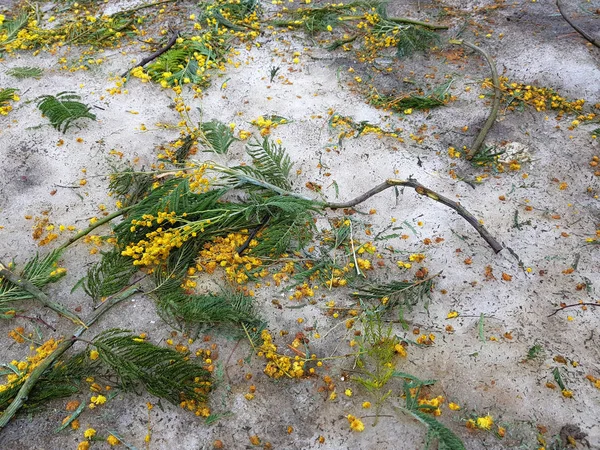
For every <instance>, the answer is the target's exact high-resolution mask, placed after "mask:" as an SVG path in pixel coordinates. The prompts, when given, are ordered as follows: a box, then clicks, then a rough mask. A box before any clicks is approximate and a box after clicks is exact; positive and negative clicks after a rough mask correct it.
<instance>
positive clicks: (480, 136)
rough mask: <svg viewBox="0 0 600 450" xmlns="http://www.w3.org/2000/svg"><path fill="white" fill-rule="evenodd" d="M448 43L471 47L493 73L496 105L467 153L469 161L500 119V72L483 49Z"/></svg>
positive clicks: (460, 43) (458, 42)
mask: <svg viewBox="0 0 600 450" xmlns="http://www.w3.org/2000/svg"><path fill="white" fill-rule="evenodd" d="M448 42H450V43H451V44H455V45H464V46H466V47H469V48H471V49H473V50H475V51H477V52H479V53H481V55H482V56H483V57H484V58H485V60H486V61H487V63H488V65H489V66H490V70H491V72H492V83H493V84H494V103H493V104H492V110H491V111H490V115H489V116H488V118H487V120H486V121H485V124H484V125H483V128H482V129H481V131H480V132H479V134H478V135H477V138H476V139H475V142H474V143H473V147H472V148H471V149H470V150H469V151H468V152H467V159H472V158H473V156H475V155H477V153H478V152H479V150H480V149H481V146H482V145H483V141H484V140H485V137H486V136H487V134H488V132H489V131H490V128H492V125H494V122H495V121H496V117H498V110H499V109H500V80H499V79H498V70H497V69H496V64H494V60H493V59H492V58H491V56H490V55H488V54H487V53H486V52H485V51H484V50H483V49H481V48H480V47H477V46H476V45H475V44H471V43H470V42H467V41H461V40H456V39H450V40H449V41H448Z"/></svg>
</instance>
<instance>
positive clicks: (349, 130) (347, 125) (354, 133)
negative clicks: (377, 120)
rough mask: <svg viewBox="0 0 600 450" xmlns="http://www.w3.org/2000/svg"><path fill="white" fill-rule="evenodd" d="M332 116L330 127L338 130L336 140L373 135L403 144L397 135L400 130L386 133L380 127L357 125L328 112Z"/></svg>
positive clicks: (346, 118)
mask: <svg viewBox="0 0 600 450" xmlns="http://www.w3.org/2000/svg"><path fill="white" fill-rule="evenodd" d="M329 114H330V115H331V116H332V117H331V120H330V122H329V123H330V126H331V127H332V128H335V129H338V130H340V131H339V133H338V136H337V137H338V140H342V139H345V138H351V137H358V136H364V135H367V134H375V135H376V136H378V137H379V138H380V139H381V138H383V137H391V138H394V139H396V140H397V141H399V142H404V139H403V138H401V137H400V135H399V133H400V131H401V130H399V129H397V130H394V131H386V130H383V129H382V128H381V127H379V126H377V125H373V124H368V123H367V124H364V123H357V122H355V121H354V120H353V119H352V118H351V117H345V116H341V115H339V114H334V113H333V111H332V110H330V111H329Z"/></svg>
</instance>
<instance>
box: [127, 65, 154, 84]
mask: <svg viewBox="0 0 600 450" xmlns="http://www.w3.org/2000/svg"><path fill="white" fill-rule="evenodd" d="M130 74H131V75H132V76H134V77H136V78H139V79H140V80H142V83H147V82H149V81H151V80H152V77H151V76H150V75H148V74H147V73H146V72H144V69H143V68H142V67H141V66H138V67H136V68H134V69H132V70H131V72H130Z"/></svg>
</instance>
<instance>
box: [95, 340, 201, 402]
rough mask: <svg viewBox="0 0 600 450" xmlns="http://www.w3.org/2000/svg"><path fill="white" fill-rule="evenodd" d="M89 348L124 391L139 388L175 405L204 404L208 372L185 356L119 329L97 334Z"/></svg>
mask: <svg viewBox="0 0 600 450" xmlns="http://www.w3.org/2000/svg"><path fill="white" fill-rule="evenodd" d="M93 345H94V346H95V347H96V348H97V349H98V353H99V356H100V360H101V361H102V363H103V364H104V365H105V366H107V367H108V368H110V370H111V371H114V372H115V373H116V374H117V376H118V379H119V385H120V386H121V387H122V388H123V389H125V390H134V389H135V388H136V387H137V386H139V385H142V386H143V387H144V388H145V389H146V390H147V391H148V392H149V393H150V394H152V395H155V396H157V397H159V398H164V399H165V400H167V401H169V402H170V403H173V404H175V405H178V404H179V403H180V402H181V401H182V400H195V401H199V402H203V401H205V400H206V395H207V393H208V391H209V387H208V385H207V382H209V381H210V372H208V371H207V370H206V369H204V368H203V367H202V366H201V363H199V362H197V361H196V360H195V359H191V358H190V357H189V355H188V354H186V353H180V352H177V351H175V350H173V349H170V348H162V347H158V346H157V345H154V344H152V343H150V342H147V341H145V340H143V339H140V338H139V337H138V336H136V335H134V334H130V333H129V331H127V330H119V329H112V330H107V331H105V332H103V333H101V334H99V335H98V336H96V338H95V339H94V341H93Z"/></svg>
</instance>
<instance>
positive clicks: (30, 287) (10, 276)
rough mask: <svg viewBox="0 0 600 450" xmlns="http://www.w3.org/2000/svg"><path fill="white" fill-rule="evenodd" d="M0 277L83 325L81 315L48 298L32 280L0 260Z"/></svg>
mask: <svg viewBox="0 0 600 450" xmlns="http://www.w3.org/2000/svg"><path fill="white" fill-rule="evenodd" d="M0 277H3V278H5V279H6V280H8V281H10V282H11V283H12V284H14V285H16V286H19V287H20V288H21V289H24V290H25V291H27V292H29V293H30V294H31V295H33V296H34V297H35V299H36V300H37V301H39V302H40V303H41V304H42V305H44V306H45V307H47V308H50V309H51V310H52V311H54V312H56V313H57V314H59V315H61V316H63V317H66V318H67V319H69V320H70V321H71V322H73V323H74V324H76V325H83V322H82V321H81V319H80V318H79V316H78V315H77V314H75V313H74V312H71V311H69V310H68V309H67V308H65V307H64V306H62V305H60V304H58V303H55V302H53V301H52V300H50V298H48V296H47V295H46V294H44V293H43V292H42V291H41V290H40V289H39V288H38V287H37V286H36V285H35V284H33V283H32V282H31V281H29V280H27V279H26V278H23V277H20V276H18V275H17V274H16V273H14V272H13V271H12V270H10V269H8V268H7V267H6V266H5V265H4V264H2V263H1V262H0Z"/></svg>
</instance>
